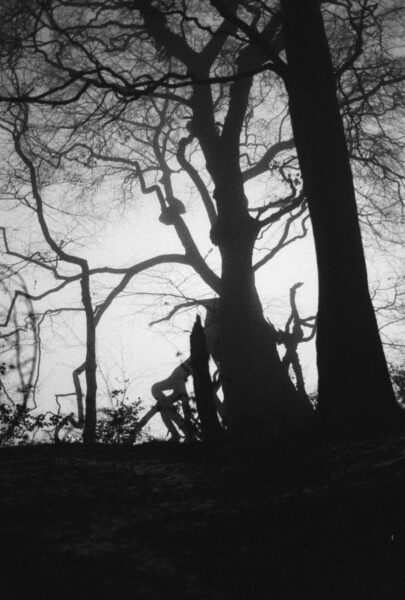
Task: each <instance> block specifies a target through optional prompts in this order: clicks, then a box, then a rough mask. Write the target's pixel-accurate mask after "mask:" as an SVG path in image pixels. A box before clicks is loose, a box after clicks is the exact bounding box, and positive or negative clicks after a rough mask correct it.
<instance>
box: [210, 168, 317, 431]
mask: <svg viewBox="0 0 405 600" xmlns="http://www.w3.org/2000/svg"><path fill="white" fill-rule="evenodd" d="M225 173H226V171H225ZM227 179H228V182H227V186H226V187H225V189H226V193H227V194H228V197H227V198H224V197H222V198H221V187H220V186H219V185H217V188H216V196H215V197H216V201H217V206H218V215H219V216H218V223H217V225H216V226H215V228H214V231H213V234H212V235H213V238H214V240H215V242H216V243H217V244H218V247H219V250H220V253H221V257H222V274H221V298H220V307H219V314H220V336H221V344H222V350H221V352H220V354H221V365H220V367H221V379H222V384H223V390H224V403H225V414H226V419H227V423H228V427H229V432H230V434H231V435H232V436H234V437H236V438H237V439H240V440H250V441H254V440H258V441H265V440H268V439H270V438H275V437H278V436H282V435H284V434H286V433H291V432H293V431H297V430H300V429H303V428H305V426H306V425H308V423H309V420H310V417H311V413H312V409H311V407H310V405H309V403H306V402H305V401H303V400H302V398H300V397H299V395H298V394H297V392H296V390H295V388H294V386H293V384H292V382H291V380H290V378H289V377H288V374H287V373H286V372H285V369H284V368H283V366H282V364H281V360H280V357H279V355H278V352H277V344H276V336H275V333H274V331H273V329H272V328H271V326H270V325H269V324H268V323H267V322H266V320H265V319H264V316H263V309H262V306H261V303H260V300H259V297H258V294H257V291H256V287H255V281H254V272H253V268H252V256H253V246H254V243H255V240H256V236H257V229H256V227H257V225H256V222H255V221H254V219H252V218H251V217H250V215H249V213H248V210H247V207H246V201H245V198H244V196H243V197H239V198H238V197H237V196H236V194H238V193H239V195H243V187H242V186H240V190H239V192H238V190H237V187H236V186H235V190H234V191H235V195H234V196H233V197H231V199H230V198H229V194H230V183H229V182H230V181H235V180H236V179H237V178H236V174H235V177H232V174H229V172H228V173H227ZM224 191H225V190H222V193H224ZM230 200H231V201H230Z"/></svg>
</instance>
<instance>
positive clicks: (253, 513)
mask: <svg viewBox="0 0 405 600" xmlns="http://www.w3.org/2000/svg"><path fill="white" fill-rule="evenodd" d="M0 468H1V490H0V493H1V496H0V497H1V526H0V527H1V529H2V532H1V546H2V547H1V556H0V570H1V583H0V594H1V597H2V598H3V599H4V600H6V599H9V598H10V599H11V598H16V599H18V600H25V599H27V600H28V599H30V600H35V599H36V598H48V597H53V598H54V599H55V600H62V599H65V598H66V599H68V598H69V599H70V600H71V599H73V598H75V597H76V598H87V599H90V598H98V599H100V598H111V599H113V598H114V599H115V598H116V599H117V600H125V599H126V598H128V599H129V598H136V599H137V600H138V599H139V600H144V599H150V600H151V599H156V600H169V599H172V598H173V599H176V600H182V599H186V598H187V599H189V600H191V599H193V600H211V599H212V600H214V599H218V600H219V599H224V600H225V599H227V600H228V599H229V600H231V599H232V600H234V599H236V598H241V599H242V598H243V599H246V600H250V599H254V600H261V599H263V600H264V599H269V600H270V599H274V600H278V599H284V598H285V599H288V600H298V599H300V598H303V599H304V598H308V599H311V600H315V599H317V598H319V599H321V598H322V599H325V600H330V599H332V598H339V599H341V600H346V599H349V598H353V599H354V598H356V600H364V599H366V598H367V599H369V598H379V600H390V599H391V598H397V597H398V598H403V597H405V566H404V559H405V502H404V500H405V489H404V487H405V486H404V475H405V439H391V440H389V441H384V442H381V441H380V442H379V441H374V442H368V443H365V442H364V443H357V444H352V445H347V444H346V445H340V446H338V445H335V446H319V447H317V448H313V447H312V448H311V447H309V446H307V445H305V443H303V442H301V443H298V442H295V443H293V444H288V445H287V444H286V445H284V446H278V447H277V448H273V449H271V448H269V449H267V450H266V451H262V450H260V449H256V450H250V451H249V450H248V449H244V450H235V449H231V448H227V449H223V450H222V451H221V452H216V451H214V450H209V449H207V448H204V447H202V446H185V445H183V446H181V447H178V446H174V445H171V444H149V445H144V446H138V447H135V448H131V449H124V448H109V447H99V448H96V449H95V451H94V452H93V453H92V454H91V455H89V454H86V453H85V452H84V450H83V448H81V447H61V448H55V447H33V448H29V447H26V448H10V449H2V450H1V451H0Z"/></svg>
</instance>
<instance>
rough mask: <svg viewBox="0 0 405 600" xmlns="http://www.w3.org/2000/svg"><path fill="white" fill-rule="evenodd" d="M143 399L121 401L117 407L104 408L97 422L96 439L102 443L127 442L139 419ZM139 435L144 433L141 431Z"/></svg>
mask: <svg viewBox="0 0 405 600" xmlns="http://www.w3.org/2000/svg"><path fill="white" fill-rule="evenodd" d="M141 407H142V400H141V399H140V398H138V399H137V400H135V401H134V402H131V403H128V404H126V403H124V402H121V403H120V404H119V405H118V406H116V407H115V408H104V409H102V410H100V411H99V412H100V413H101V414H102V416H101V418H99V420H98V422H97V429H96V440H97V442H98V443H100V444H125V442H127V441H128V438H129V437H130V435H131V434H132V433H133V430H134V429H135V427H136V425H137V424H138V421H139V412H140V411H141ZM139 435H142V433H141V432H139Z"/></svg>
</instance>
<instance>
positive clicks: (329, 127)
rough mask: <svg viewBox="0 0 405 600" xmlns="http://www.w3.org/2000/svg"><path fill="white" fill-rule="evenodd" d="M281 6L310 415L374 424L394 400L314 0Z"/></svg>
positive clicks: (342, 424)
mask: <svg viewBox="0 0 405 600" xmlns="http://www.w3.org/2000/svg"><path fill="white" fill-rule="evenodd" d="M282 9H283V14H282V19H283V28H284V36H285V47H286V53H287V61H288V75H287V80H286V86H287V91H288V95H289V104H290V114H291V121H292V127H293V133H294V138H295V143H296V147H297V153H298V158H299V162H300V166H301V171H302V176H303V180H304V186H305V191H306V194H307V197H308V205H309V210H310V215H311V219H312V225H313V232H314V239H315V248H316V256H317V263H318V273H319V309H318V311H319V312H318V329H317V354H318V357H317V360H318V371H319V416H320V419H321V421H323V423H324V425H325V426H328V427H329V428H330V429H335V430H336V431H338V430H340V431H345V432H349V431H352V432H354V431H375V430H376V428H381V427H384V426H385V427H386V426H388V427H389V424H390V422H391V420H392V417H393V415H395V414H397V411H398V408H397V404H396V401H395V398H394V395H393V391H392V386H391V383H390V379H389V374H388V369H387V365H386V361H385V357H384V352H383V349H382V344H381V340H380V337H379V333H378V328H377V323H376V318H375V313H374V310H373V306H372V303H371V300H370V295H369V290H368V283H367V272H366V265H365V260H364V252H363V246H362V240H361V234H360V227H359V220H358V214H357V207H356V200H355V192H354V186H353V176H352V172H351V167H350V162H349V155H348V150H347V144H346V140H345V135H344V129H343V124H342V118H341V116H340V113H339V108H338V103H337V97H336V88H335V79H334V74H333V70H332V62H331V57H330V52H329V47H328V43H327V39H326V36H325V31H324V26H323V21H322V16H321V13H320V3H319V0H306V1H305V2H303V1H302V0H282ZM398 412H399V411H398Z"/></svg>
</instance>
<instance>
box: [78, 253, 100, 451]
mask: <svg viewBox="0 0 405 600" xmlns="http://www.w3.org/2000/svg"><path fill="white" fill-rule="evenodd" d="M82 271H83V275H82V279H81V287H82V300H83V306H84V311H85V315H86V370H85V376H86V410H85V416H84V429H83V442H84V445H85V446H92V445H93V444H94V443H95V441H96V424H97V404H96V403H97V377H96V370H97V364H96V324H95V319H94V312H93V306H92V302H91V294H90V275H89V271H88V267H87V265H86V267H83V269H82Z"/></svg>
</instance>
